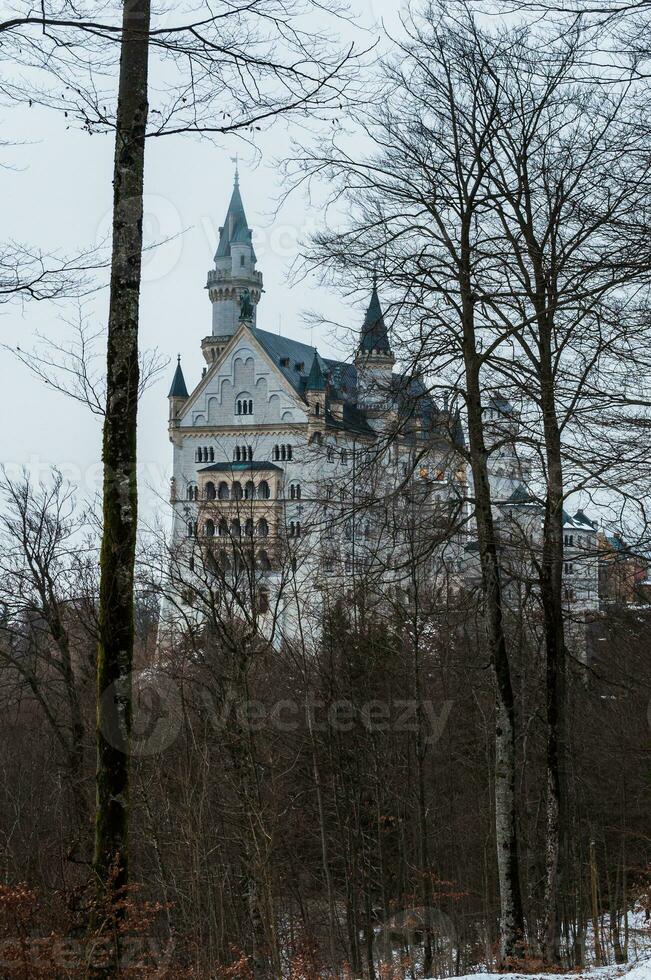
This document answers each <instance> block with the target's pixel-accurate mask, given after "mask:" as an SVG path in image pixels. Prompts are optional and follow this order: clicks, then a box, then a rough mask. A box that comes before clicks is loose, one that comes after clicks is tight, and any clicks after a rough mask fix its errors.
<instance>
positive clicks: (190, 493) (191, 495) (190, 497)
mask: <svg viewBox="0 0 651 980" xmlns="http://www.w3.org/2000/svg"><path fill="white" fill-rule="evenodd" d="M188 500H194V487H193V486H192V484H191V483H188Z"/></svg>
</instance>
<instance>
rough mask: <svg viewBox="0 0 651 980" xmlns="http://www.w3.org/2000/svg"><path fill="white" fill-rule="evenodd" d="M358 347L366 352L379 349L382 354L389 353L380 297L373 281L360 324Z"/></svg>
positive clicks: (389, 347) (389, 348)
mask: <svg viewBox="0 0 651 980" xmlns="http://www.w3.org/2000/svg"><path fill="white" fill-rule="evenodd" d="M359 348H360V350H361V351H364V352H365V353H367V354H370V353H371V352H372V351H379V352H380V353H382V354H390V353H391V346H390V344H389V336H388V334H387V328H386V325H385V323H384V314H383V313H382V307H381V306H380V298H379V296H378V294H377V286H376V285H375V283H373V292H372V293H371V302H370V303H369V305H368V310H367V311H366V316H365V318H364V324H363V326H362V336H361V337H360V341H359Z"/></svg>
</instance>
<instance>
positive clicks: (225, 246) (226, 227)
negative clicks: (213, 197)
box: [215, 174, 256, 262]
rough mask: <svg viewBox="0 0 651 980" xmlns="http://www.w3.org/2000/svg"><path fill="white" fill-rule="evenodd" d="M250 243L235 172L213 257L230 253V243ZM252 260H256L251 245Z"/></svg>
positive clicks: (247, 224)
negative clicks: (231, 191)
mask: <svg viewBox="0 0 651 980" xmlns="http://www.w3.org/2000/svg"><path fill="white" fill-rule="evenodd" d="M237 244H246V245H250V244H251V229H250V228H249V223H248V221H247V220H246V214H245V213H244V204H243V203H242V196H241V194H240V182H239V178H238V176H237V174H236V175H235V184H234V186H233V193H232V194H231V200H230V204H229V205H228V211H227V212H226V220H225V221H224V224H223V226H222V227H221V228H220V229H219V244H218V246H217V251H216V252H215V259H221V258H224V257H225V256H229V255H230V254H231V245H237ZM251 251H252V256H253V261H254V262H255V261H256V256H255V252H254V251H253V246H252V245H251Z"/></svg>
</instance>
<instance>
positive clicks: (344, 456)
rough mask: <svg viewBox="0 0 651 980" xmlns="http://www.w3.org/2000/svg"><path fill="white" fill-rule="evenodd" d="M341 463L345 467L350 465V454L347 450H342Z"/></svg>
mask: <svg viewBox="0 0 651 980" xmlns="http://www.w3.org/2000/svg"><path fill="white" fill-rule="evenodd" d="M341 462H342V465H343V466H347V465H348V452H347V451H346V450H345V449H342V450H341Z"/></svg>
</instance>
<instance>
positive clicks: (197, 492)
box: [194, 487, 199, 500]
mask: <svg viewBox="0 0 651 980" xmlns="http://www.w3.org/2000/svg"><path fill="white" fill-rule="evenodd" d="M194 499H195V500H198V499H199V487H195V488H194Z"/></svg>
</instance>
